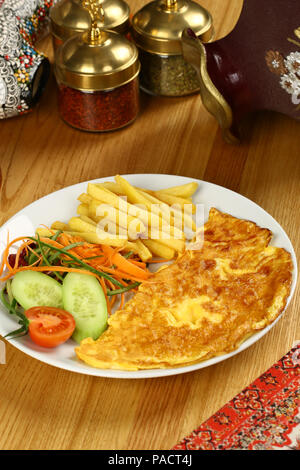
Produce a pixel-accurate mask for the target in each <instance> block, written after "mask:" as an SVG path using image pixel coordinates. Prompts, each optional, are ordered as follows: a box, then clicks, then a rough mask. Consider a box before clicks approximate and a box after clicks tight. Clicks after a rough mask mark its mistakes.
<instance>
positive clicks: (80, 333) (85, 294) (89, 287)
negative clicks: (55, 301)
mask: <svg viewBox="0 0 300 470" xmlns="http://www.w3.org/2000/svg"><path fill="white" fill-rule="evenodd" d="M63 302H64V309H65V310H67V311H68V312H70V313H71V314H72V315H73V317H74V318H75V323H76V328H75V331H74V333H73V336H72V338H73V339H74V340H75V341H77V342H78V343H80V341H82V340H83V339H84V338H93V339H94V340H95V339H97V338H99V336H100V335H101V333H103V331H104V330H105V329H106V327H107V306H106V299H105V295H104V292H103V290H102V287H101V286H100V284H99V282H98V281H97V279H96V278H95V277H92V276H89V275H88V274H80V273H68V274H67V275H66V277H65V279H64V282H63Z"/></svg>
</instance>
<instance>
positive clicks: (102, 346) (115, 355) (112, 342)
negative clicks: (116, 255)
mask: <svg viewBox="0 0 300 470" xmlns="http://www.w3.org/2000/svg"><path fill="white" fill-rule="evenodd" d="M271 237H272V233H271V232H270V231H269V230H267V229H262V228H260V227H258V226H257V225H256V224H254V223H253V222H249V221H246V220H240V219H237V218H235V217H232V216H230V215H228V214H223V213H221V212H219V211H218V210H216V209H211V211H210V215H209V220H208V222H207V223H206V224H205V226H204V243H203V247H202V248H201V250H198V251H194V250H187V251H186V252H185V253H184V254H183V255H182V256H181V257H180V258H179V259H178V260H177V261H176V262H174V263H173V264H172V265H170V266H168V267H166V268H164V269H162V270H161V271H159V272H157V273H155V274H154V275H153V276H152V277H151V278H150V279H149V280H148V281H145V282H143V284H141V285H140V287H139V289H138V292H137V293H136V294H135V296H134V297H133V298H132V299H131V300H129V301H128V302H127V304H126V305H125V307H124V308H123V309H122V310H119V311H117V312H116V313H115V314H114V315H112V316H111V317H110V319H109V322H108V323H109V327H108V329H107V330H106V331H105V332H104V333H103V335H102V336H100V338H99V339H98V340H97V341H94V340H92V339H91V338H87V339H85V340H83V341H82V342H81V344H80V346H79V347H77V348H76V353H77V356H78V357H79V358H80V359H82V360H83V361H84V362H86V363H87V364H89V365H91V366H94V367H99V368H103V369H125V370H137V369H154V368H166V367H176V366H182V365H187V364H190V363H194V362H197V361H202V360H206V359H208V358H210V357H213V356H217V355H220V354H224V353H228V352H230V351H232V350H234V349H236V348H237V347H238V346H239V345H240V344H241V343H242V342H243V341H244V340H245V339H246V338H248V337H249V336H250V335H252V334H253V333H254V332H255V331H257V330H260V329H262V328H264V327H265V326H266V325H268V324H269V323H272V322H273V321H274V320H275V318H276V317H277V316H278V315H279V314H280V313H281V312H282V310H283V309H284V307H285V305H286V302H287V298H288V296H289V293H290V286H291V280H292V269H293V265H292V261H291V256H290V254H289V253H288V252H287V251H286V250H284V249H283V248H277V247H273V246H269V242H270V240H271Z"/></svg>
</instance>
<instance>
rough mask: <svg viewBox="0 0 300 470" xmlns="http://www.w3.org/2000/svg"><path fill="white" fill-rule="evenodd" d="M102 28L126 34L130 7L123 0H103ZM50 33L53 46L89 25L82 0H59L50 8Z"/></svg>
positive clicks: (84, 30) (81, 31) (88, 18)
mask: <svg viewBox="0 0 300 470" xmlns="http://www.w3.org/2000/svg"><path fill="white" fill-rule="evenodd" d="M102 6H103V8H104V10H105V18H104V28H106V29H110V30H113V31H116V32H118V33H120V34H126V33H127V32H128V30H129V13H130V9H129V6H128V5H127V3H126V2H125V1H124V0H103V1H102ZM50 21H51V33H52V37H53V44H54V48H55V49H57V47H58V46H59V45H61V44H62V43H63V42H65V41H66V40H67V39H69V38H70V37H72V36H74V35H75V34H78V33H84V32H86V31H87V30H88V29H89V28H90V27H91V17H90V15H89V12H88V11H87V10H86V9H84V8H83V7H82V0H61V1H59V2H58V3H57V4H56V5H54V6H53V7H52V8H51V10H50Z"/></svg>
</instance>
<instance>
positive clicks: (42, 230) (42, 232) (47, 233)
mask: <svg viewBox="0 0 300 470" xmlns="http://www.w3.org/2000/svg"><path fill="white" fill-rule="evenodd" d="M35 233H36V234H37V235H39V236H40V237H47V238H48V237H52V235H54V234H55V230H49V229H48V228H46V227H38V228H37V229H36V231H35Z"/></svg>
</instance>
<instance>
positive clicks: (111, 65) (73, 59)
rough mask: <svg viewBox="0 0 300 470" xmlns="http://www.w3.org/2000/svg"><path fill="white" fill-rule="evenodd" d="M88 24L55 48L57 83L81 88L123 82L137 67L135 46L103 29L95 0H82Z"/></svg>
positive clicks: (138, 68) (102, 88)
mask: <svg viewBox="0 0 300 470" xmlns="http://www.w3.org/2000/svg"><path fill="white" fill-rule="evenodd" d="M83 5H84V6H85V7H86V8H87V10H88V11H89V13H90V16H91V20H92V21H91V24H92V25H91V28H90V29H89V30H88V31H87V32H85V33H82V34H77V35H76V36H73V37H72V38H70V39H68V40H67V41H66V42H65V43H64V44H63V45H62V46H61V47H60V48H59V49H58V51H57V57H56V59H55V74H56V78H57V80H58V81H59V82H60V83H63V84H65V85H67V86H70V87H72V88H75V89H77V90H83V91H97V90H108V89H111V88H115V87H118V86H121V85H125V83H128V82H129V81H130V80H132V79H133V78H135V77H136V76H137V75H138V73H139V71H140V63H139V60H138V50H137V48H136V46H135V45H134V44H133V43H132V42H130V41H128V40H127V39H126V38H125V37H124V36H122V35H121V34H119V33H116V32H114V31H107V30H105V29H102V28H101V27H100V26H99V24H104V21H103V20H104V11H103V8H102V6H101V4H100V3H99V1H98V0H85V1H84V2H83Z"/></svg>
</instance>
